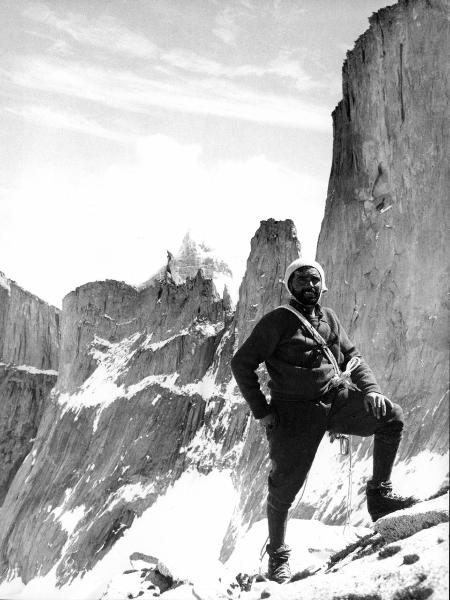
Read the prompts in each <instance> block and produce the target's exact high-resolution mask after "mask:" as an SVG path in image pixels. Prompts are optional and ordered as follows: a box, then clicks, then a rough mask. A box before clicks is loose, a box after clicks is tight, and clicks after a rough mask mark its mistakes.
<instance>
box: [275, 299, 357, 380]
mask: <svg viewBox="0 0 450 600" xmlns="http://www.w3.org/2000/svg"><path fill="white" fill-rule="evenodd" d="M279 308H285V309H286V310H289V311H290V312H291V313H293V314H294V315H296V317H297V318H298V319H299V321H300V323H301V324H302V325H303V328H304V329H306V331H307V332H308V333H309V334H310V336H311V337H312V338H313V340H314V341H315V342H316V343H317V345H318V346H319V348H320V350H321V351H322V353H323V355H324V356H325V358H327V359H328V360H329V362H330V363H331V365H332V367H333V369H334V375H333V377H332V378H331V380H330V384H329V388H328V389H332V388H334V387H337V386H343V387H346V388H348V389H349V390H357V391H361V390H360V389H359V388H358V386H356V385H355V384H354V383H353V382H352V380H351V374H352V372H353V371H354V370H355V369H356V368H357V367H359V365H360V364H361V359H360V358H359V357H358V356H354V357H353V358H351V359H350V360H349V362H348V364H347V368H346V369H345V371H341V369H340V368H339V365H338V363H337V360H336V358H335V356H334V354H333V353H332V352H331V350H330V348H329V347H328V345H327V343H326V341H325V340H324V339H323V337H322V336H321V335H320V333H319V332H318V331H317V330H316V329H314V327H313V326H312V325H311V323H310V322H309V321H308V319H307V318H306V317H305V316H303V315H302V313H301V312H299V311H298V310H296V309H295V308H294V307H293V306H291V305H290V304H283V305H282V306H280V307H279Z"/></svg>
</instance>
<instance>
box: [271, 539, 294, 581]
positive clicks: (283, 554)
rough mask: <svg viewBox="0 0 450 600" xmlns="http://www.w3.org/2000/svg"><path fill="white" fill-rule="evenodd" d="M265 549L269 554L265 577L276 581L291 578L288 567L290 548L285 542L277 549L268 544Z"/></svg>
mask: <svg viewBox="0 0 450 600" xmlns="http://www.w3.org/2000/svg"><path fill="white" fill-rule="evenodd" d="M266 551H267V554H268V555H269V565H268V567H269V568H268V570H267V578H268V579H270V581H275V582H276V583H287V582H288V581H289V580H290V578H291V569H290V568H289V556H290V554H291V549H290V548H289V546H286V544H283V545H282V546H280V547H279V548H277V549H272V548H271V546H270V544H268V545H267V547H266Z"/></svg>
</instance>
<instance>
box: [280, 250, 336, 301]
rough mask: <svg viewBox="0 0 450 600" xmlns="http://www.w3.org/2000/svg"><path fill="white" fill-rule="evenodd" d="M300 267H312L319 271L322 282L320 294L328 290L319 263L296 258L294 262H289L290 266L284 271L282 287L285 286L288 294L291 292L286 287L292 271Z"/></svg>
mask: <svg viewBox="0 0 450 600" xmlns="http://www.w3.org/2000/svg"><path fill="white" fill-rule="evenodd" d="M301 267H313V268H314V269H317V270H318V271H319V275H320V279H321V280H322V293H323V292H326V291H327V290H328V288H327V286H326V284H325V273H324V271H323V268H322V266H321V265H319V263H318V262H316V261H315V260H309V259H306V258H296V259H295V260H294V261H292V262H291V264H290V265H289V266H288V268H287V269H286V273H285V275H284V281H283V283H284V285H285V286H286V289H287V291H288V292H289V293H290V294H292V292H291V290H290V289H289V287H288V282H289V278H290V276H291V275H292V273H293V272H294V271H296V270H297V269H300V268H301Z"/></svg>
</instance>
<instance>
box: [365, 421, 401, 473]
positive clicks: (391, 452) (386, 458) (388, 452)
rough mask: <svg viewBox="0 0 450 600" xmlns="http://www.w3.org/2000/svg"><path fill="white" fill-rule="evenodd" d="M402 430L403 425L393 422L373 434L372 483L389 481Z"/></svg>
mask: <svg viewBox="0 0 450 600" xmlns="http://www.w3.org/2000/svg"><path fill="white" fill-rule="evenodd" d="M402 429H403V424H399V423H398V422H393V423H387V424H386V425H384V426H383V427H382V428H380V430H378V431H377V432H376V433H375V442H374V447H373V477H372V483H374V484H378V483H381V482H388V481H390V479H391V473H392V467H393V466H394V461H395V457H396V456H397V450H398V447H399V445H400V440H401V438H402Z"/></svg>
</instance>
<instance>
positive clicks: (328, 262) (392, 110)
mask: <svg viewBox="0 0 450 600" xmlns="http://www.w3.org/2000/svg"><path fill="white" fill-rule="evenodd" d="M448 16H449V6H448V3H447V2H445V1H441V0H416V1H414V2H408V1H406V0H401V1H400V2H399V3H398V4H396V5H394V6H391V7H388V8H385V9H383V10H381V11H379V12H378V13H376V14H374V15H373V16H372V17H371V19H370V28H369V30H368V31H367V32H366V33H364V34H363V35H362V36H361V37H360V38H359V39H358V41H357V42H356V45H355V48H354V49H353V50H352V51H351V52H349V53H348V55H347V60H346V62H345V64H344V68H343V95H344V97H343V100H342V101H341V102H340V103H339V105H338V106H337V108H336V110H335V111H334V113H333V123H334V148H333V161H332V169H331V176H330V182H329V188H328V197H327V203H326V209H325V217H324V220H323V223H322V229H321V233H320V238H319V243H318V260H319V261H320V262H322V264H323V265H324V267H325V270H326V272H327V276H328V282H327V283H328V287H329V290H330V291H329V293H328V295H327V298H326V303H327V304H329V305H330V306H332V307H333V308H335V310H336V311H337V313H338V314H339V315H340V316H341V318H342V321H343V325H344V326H345V327H346V328H347V330H348V331H349V333H350V334H351V336H352V337H353V339H354V340H355V342H356V343H357V345H358V346H359V347H360V349H361V351H362V352H363V354H364V356H365V357H366V358H367V360H368V362H369V364H370V365H371V366H372V368H373V370H374V371H375V373H376V375H377V377H378V379H379V381H380V384H381V386H382V388H383V390H384V391H385V393H386V394H387V395H388V396H389V397H391V398H392V399H393V400H395V401H396V402H398V403H399V404H401V405H402V407H403V408H404V410H405V413H406V417H407V422H408V428H407V432H406V437H405V439H404V442H403V444H402V450H401V452H402V457H403V458H406V457H411V456H414V455H415V454H417V453H418V452H419V451H421V450H423V449H424V448H427V449H428V450H429V451H433V452H436V453H439V454H440V453H444V452H445V451H446V450H447V449H448V364H449V354H448V308H449V305H448V300H447V298H446V285H445V283H444V282H445V281H448V251H447V245H446V244H445V243H444V240H445V239H446V235H447V234H446V232H447V231H448V226H449V222H450V205H449V202H448V188H449V183H450V172H449V165H448V160H447V156H448V153H449V150H450V127H449V111H448V98H449V93H450V89H449V79H450V77H449V71H448V56H449V53H450V21H449V19H448Z"/></svg>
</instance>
